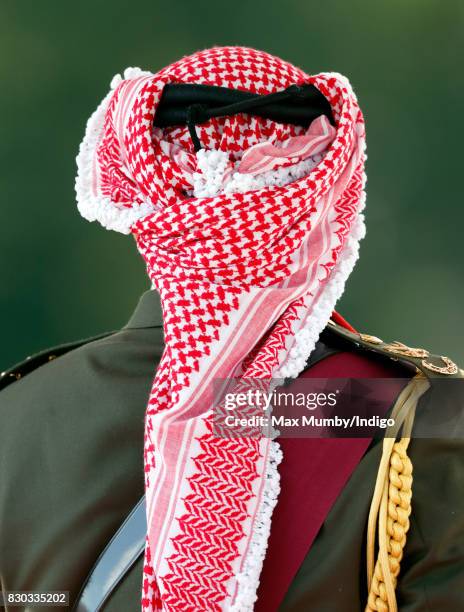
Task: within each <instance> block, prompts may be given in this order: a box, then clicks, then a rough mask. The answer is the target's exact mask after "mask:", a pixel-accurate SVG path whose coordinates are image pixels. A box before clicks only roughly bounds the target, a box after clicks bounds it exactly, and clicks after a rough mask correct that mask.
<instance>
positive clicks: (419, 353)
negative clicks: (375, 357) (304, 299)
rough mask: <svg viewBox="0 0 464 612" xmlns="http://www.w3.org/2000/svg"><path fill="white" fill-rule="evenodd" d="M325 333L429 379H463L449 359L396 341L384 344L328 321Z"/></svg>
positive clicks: (462, 372)
mask: <svg viewBox="0 0 464 612" xmlns="http://www.w3.org/2000/svg"><path fill="white" fill-rule="evenodd" d="M326 332H329V333H330V332H332V333H333V334H336V335H337V336H338V337H339V338H340V339H342V340H343V341H344V342H345V343H346V344H348V345H351V346H354V347H356V348H358V349H362V350H366V351H370V352H373V353H377V354H379V355H383V356H384V357H388V358H389V359H393V360H394V361H399V362H403V363H405V364H408V365H412V366H414V367H415V368H416V371H420V372H422V373H423V374H424V375H425V376H426V377H427V378H429V379H433V378H437V377H440V378H441V377H452V378H464V370H462V369H461V368H459V366H457V365H456V364H455V363H454V361H452V360H451V359H450V358H449V357H444V356H443V355H433V354H432V353H430V351H428V350H426V349H423V348H412V347H410V346H407V345H406V344H403V343H402V342H398V341H397V340H395V341H394V342H384V341H383V340H381V339H380V338H377V336H372V335H370V334H363V333H357V332H351V331H349V330H348V329H346V328H344V327H341V326H340V325H337V324H336V323H334V322H333V321H329V325H328V326H327V328H326Z"/></svg>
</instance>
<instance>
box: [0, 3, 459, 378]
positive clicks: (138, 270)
mask: <svg viewBox="0 0 464 612" xmlns="http://www.w3.org/2000/svg"><path fill="white" fill-rule="evenodd" d="M463 42H464V3H463V2H462V0H456V1H453V0H446V2H443V1H439V0H434V1H432V0H409V1H407V2H404V1H400V0H389V1H386V0H383V1H377V2H372V1H370V0H363V1H361V0H357V1H356V0H355V1H352V0H350V1H349V2H347V1H346V0H324V1H322V0H320V1H317V2H315V1H314V2H311V1H305V0H285V1H280V2H278V1H273V0H254V1H253V0H249V1H248V2H246V1H240V0H228V1H227V2H220V1H215V2H212V1H211V0H209V1H206V0H170V1H165V2H159V1H154V0H152V1H151V2H148V1H137V0H135V1H133V2H127V1H123V0H111V1H108V2H104V1H99V0H80V2H66V1H64V2H63V1H61V2H56V1H55V2H52V1H47V0H44V1H42V2H35V3H33V2H26V1H25V0H0V76H1V95H0V117H1V125H2V131H1V138H0V155H1V166H0V181H1V182H0V187H1V189H0V193H1V199H2V206H1V213H0V214H1V223H0V232H1V235H0V256H1V262H2V283H1V284H0V307H1V318H0V321H1V336H0V338H1V341H0V369H1V368H2V367H3V368H4V367H6V366H8V365H9V364H11V363H13V362H15V361H17V360H19V359H22V358H23V357H24V356H25V355H28V354H30V353H32V352H34V351H37V350H39V349H41V348H45V347H47V346H50V345H53V344H57V343H60V342H65V341H69V340H73V339H77V338H80V337H85V336H89V335H92V334H95V333H98V332H100V331H104V330H109V329H114V328H117V327H119V326H121V325H122V324H124V323H125V321H126V320H127V318H128V316H129V315H130V312H131V310H132V308H133V307H134V305H135V303H136V301H137V299H138V296H139V295H140V293H141V292H142V291H144V290H145V289H146V288H147V287H148V282H147V280H146V277H145V271H144V266H143V263H142V260H141V259H140V257H139V256H138V254H137V252H136V249H135V247H134V245H133V242H132V239H131V238H130V237H128V236H123V235H120V234H116V233H113V232H107V231H105V230H103V229H102V228H101V227H100V226H99V225H97V224H89V223H87V222H86V221H84V220H82V219H81V218H80V216H79V214H78V212H77V210H76V206H75V203H74V176H75V155H76V152H77V149H78V145H79V142H80V140H81V138H82V136H83V132H84V127H85V123H86V120H87V118H88V116H89V115H90V113H91V112H92V111H93V110H94V108H95V107H96V105H97V103H98V102H99V101H100V99H101V98H102V97H103V95H104V94H105V93H106V92H107V90H108V87H109V82H110V80H111V78H112V76H113V75H114V74H115V73H117V72H121V71H122V70H123V69H124V68H125V67H127V66H140V67H142V68H146V69H150V70H152V71H155V70H157V69H159V68H161V67H162V66H164V65H166V64H167V63H169V62H171V61H173V60H175V59H177V58H178V57H180V56H182V55H185V54H188V53H191V52H193V51H195V50H197V49H199V48H204V47H208V46H212V45H225V44H240V45H248V46H254V47H258V48H261V49H264V50H266V51H269V52H271V53H274V54H277V55H280V56H281V57H283V58H285V59H287V60H289V61H291V62H293V63H296V64H298V65H301V66H302V67H303V68H304V69H306V71H308V72H313V73H314V72H319V71H324V70H331V71H338V72H342V73H344V74H346V75H347V76H348V77H349V78H350V80H351V82H352V83H353V86H354V88H355V90H356V92H357V94H358V98H359V100H360V103H361V107H362V108H363V110H364V113H365V116H366V121H367V135H368V156H369V158H368V179H369V180H368V205H367V225H368V234H367V238H366V239H365V241H364V242H363V244H362V249H361V259H360V262H359V264H358V267H357V269H356V271H355V272H354V274H353V276H352V278H351V279H350V281H349V283H348V285H347V290H346V293H345V296H344V297H343V299H342V302H341V303H340V304H339V310H340V311H341V312H342V313H343V314H344V315H345V316H346V317H348V318H349V319H350V321H351V322H352V323H353V324H354V325H355V326H356V327H358V329H360V330H362V331H367V332H370V333H374V334H376V335H379V336H381V337H384V338H385V339H390V340H393V339H400V340H402V341H404V342H406V343H408V344H411V345H413V346H415V345H418V346H426V347H427V348H430V349H431V350H433V351H435V352H438V353H443V354H447V355H450V356H451V357H454V358H455V359H458V360H459V359H460V360H461V363H462V362H464V342H463V332H462V329H463V304H464V285H463V282H462V280H463V265H462V264H463V255H462V253H463V242H464V237H463V228H464V209H463V206H462V203H463V196H462V190H463V189H462V183H461V182H460V181H461V180H462V178H463V174H464V170H463V155H462V143H463V141H464V128H463V122H462V114H461V113H462V106H463V101H464V70H463V68H462V60H463V57H464V56H463V50H464V49H463V46H464V45H463Z"/></svg>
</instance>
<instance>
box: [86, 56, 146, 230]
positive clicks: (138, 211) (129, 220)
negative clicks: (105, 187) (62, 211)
mask: <svg viewBox="0 0 464 612" xmlns="http://www.w3.org/2000/svg"><path fill="white" fill-rule="evenodd" d="M150 74H151V73H150V72H147V71H145V70H140V68H127V69H126V70H125V71H124V80H127V79H135V78H139V77H141V76H149V75H150ZM122 80H123V78H122V77H121V75H119V74H117V75H116V76H115V77H113V79H112V81H111V91H110V92H109V93H108V94H107V95H106V96H105V98H104V99H103V100H102V102H101V103H100V104H99V106H98V108H97V109H96V110H95V112H94V113H93V114H92V115H91V117H90V119H89V120H88V122H87V127H86V130H85V136H84V139H83V140H82V142H81V145H80V147H79V154H78V155H77V157H76V162H77V176H76V183H75V189H76V199H77V208H78V210H79V212H80V214H81V215H82V216H83V217H84V218H85V219H87V220H88V221H98V222H99V223H101V225H103V227H105V228H107V229H111V230H114V231H116V232H121V233H122V234H129V233H130V228H131V227H132V225H133V224H134V223H135V222H136V221H137V220H138V219H141V218H142V217H145V216H146V215H149V214H150V213H151V212H153V210H154V207H153V205H152V204H151V203H150V202H144V203H142V204H135V203H134V204H133V205H132V206H131V207H130V208H125V207H118V206H116V205H115V204H114V203H113V202H112V201H111V200H110V198H107V197H104V196H101V195H96V194H95V193H94V192H93V190H92V176H93V164H94V158H95V152H96V149H97V147H98V145H99V143H100V138H101V134H102V130H103V125H104V121H105V115H106V111H107V109H108V105H109V103H110V100H111V96H112V95H113V93H114V91H113V90H114V89H115V88H116V87H117V86H118V85H119V83H121V81H122Z"/></svg>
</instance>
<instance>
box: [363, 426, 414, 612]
mask: <svg viewBox="0 0 464 612" xmlns="http://www.w3.org/2000/svg"><path fill="white" fill-rule="evenodd" d="M408 443H409V439H407V438H403V439H401V440H400V441H399V442H396V443H395V444H394V445H393V449H392V454H391V457H390V469H389V472H388V485H387V487H386V489H384V491H386V492H387V495H386V496H385V501H386V505H387V521H386V523H387V524H386V527H387V538H386V540H387V542H386V545H387V554H388V557H387V564H388V565H387V568H386V572H385V574H388V580H389V582H390V585H389V586H390V588H388V587H387V585H386V580H385V578H384V571H383V570H382V566H384V569H385V564H384V563H382V559H381V558H380V555H379V558H378V559H377V562H376V564H375V569H374V575H373V577H372V582H371V589H370V592H369V597H368V602H367V606H366V611H368V612H370V611H374V610H378V611H379V612H394V611H395V610H396V609H397V606H396V601H394V602H393V601H391V600H390V603H389V601H388V599H389V597H388V591H389V590H391V589H393V592H394V589H395V587H396V582H397V577H398V574H399V573H400V563H401V559H402V557H403V549H404V546H405V544H406V533H407V531H408V529H409V515H410V514H411V498H412V463H411V460H410V459H409V457H408V455H407V446H408ZM383 497H384V496H383ZM385 501H384V499H383V498H382V502H381V507H382V505H383V504H385ZM390 599H391V598H390Z"/></svg>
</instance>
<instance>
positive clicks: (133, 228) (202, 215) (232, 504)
mask: <svg viewBox="0 0 464 612" xmlns="http://www.w3.org/2000/svg"><path fill="white" fill-rule="evenodd" d="M172 82H182V83H200V84H201V83H203V84H209V85H219V86H222V87H229V88H236V89H242V90H246V91H251V92H255V93H260V94H268V93H272V92H276V91H280V90H282V89H285V88H286V87H288V86H290V85H293V84H305V83H313V84H314V85H315V86H316V87H317V88H318V89H319V90H320V91H321V92H322V93H323V94H324V95H325V96H326V98H327V99H328V100H329V102H330V105H331V107H332V112H333V116H334V118H335V122H336V129H335V130H334V135H333V139H332V138H331V139H330V140H331V142H330V144H329V145H328V147H327V149H326V151H325V152H324V155H323V156H322V158H321V159H320V161H319V162H318V163H317V164H316V165H315V167H314V168H313V169H311V170H310V171H309V173H308V174H307V175H305V176H303V177H302V178H299V179H298V180H294V181H292V182H290V183H288V184H285V185H281V186H276V185H270V186H266V187H264V188H261V189H259V190H251V191H245V192H243V193H232V194H224V193H220V194H219V195H216V196H213V197H203V198H195V197H192V196H191V194H190V192H189V188H190V187H191V175H192V173H193V172H195V171H198V168H196V167H195V158H194V156H193V148H192V144H191V142H190V137H189V134H188V130H187V129H186V128H184V127H174V128H167V129H164V130H159V129H153V118H154V114H155V112H156V108H157V104H158V102H159V100H160V97H161V94H162V91H163V87H164V85H165V84H167V83H172ZM198 135H199V138H200V140H201V142H202V145H203V147H204V148H205V149H206V150H216V151H221V152H225V153H226V154H227V156H228V159H229V161H230V163H235V162H237V163H240V160H241V158H242V156H243V154H244V152H245V151H247V150H249V149H250V148H253V147H256V146H257V145H260V143H268V144H266V147H267V148H266V149H265V150H266V151H268V152H269V157H268V158H266V160H265V162H266V164H267V165H268V166H269V164H271V166H273V164H274V162H273V161H272V156H273V155H274V156H275V155H276V150H277V152H278V147H279V143H282V142H284V141H287V142H292V143H295V142H299V141H298V140H289V139H295V138H296V139H298V138H299V137H301V136H302V128H300V127H296V126H292V125H283V124H277V123H275V122H273V121H271V120H269V119H262V118H259V117H250V116H247V115H245V114H240V115H237V116H234V117H228V118H220V119H212V120H210V121H208V122H207V123H205V124H203V125H201V126H198ZM166 143H169V145H168V146H166ZM276 148H277V149H276ZM289 150H291V147H290V148H289ZM293 150H294V149H293ZM173 151H174V153H175V154H173ZM182 151H183V153H182ZM185 160H187V161H185ZM184 162H185V163H184ZM291 163H292V162H291V160H290V161H289V162H288V164H290V165H291ZM186 164H187V165H186ZM266 164H264V165H266ZM288 164H283V165H288ZM78 166H79V174H78V178H77V183H76V189H77V193H78V204H79V208H80V210H81V212H82V214H83V215H84V216H86V217H87V218H88V219H90V220H94V219H97V220H99V221H100V222H101V223H102V224H103V225H104V226H106V227H110V228H113V229H117V230H119V231H125V232H127V231H130V233H132V235H133V236H134V237H135V240H136V243H137V247H138V250H139V252H140V253H141V255H142V257H143V259H144V260H145V262H146V265H147V271H148V275H149V277H150V279H151V280H152V282H153V284H154V285H155V286H156V289H157V290H158V291H159V293H160V296H161V301H162V308H163V319H164V334H165V351H164V354H163V357H162V360H161V363H160V365H159V367H158V370H157V372H156V376H155V378H154V382H153V386H152V389H151V393H150V398H149V402H148V406H147V412H146V421H145V445H144V449H145V451H144V461H145V482H146V497H147V522H148V532H147V544H146V552H145V563H144V576H143V598H142V609H143V610H146V611H160V610H169V611H179V612H188V611H192V612H193V611H195V612H201V611H213V610H214V611H216V610H217V611H219V610H252V609H253V604H254V601H255V598H256V589H257V586H258V583H259V573H260V570H261V566H262V562H263V558H264V554H265V550H266V543H267V536H268V534H269V528H270V520H271V515H272V508H273V507H274V506H275V503H276V500H277V495H278V489H279V484H278V473H277V463H278V461H279V450H278V445H277V443H276V442H272V441H271V440H269V439H267V438H264V437H248V438H245V437H244V438H234V439H227V438H221V437H218V436H217V435H216V433H217V432H215V431H214V428H213V382H214V380H215V379H222V378H227V377H232V376H234V377H242V378H244V379H245V378H260V379H269V378H271V377H272V376H273V375H276V374H277V373H278V374H280V375H285V376H287V375H290V376H296V375H297V374H298V373H299V371H300V370H301V369H302V367H303V365H304V362H305V360H306V358H307V356H308V355H309V353H310V352H311V350H312V348H313V347H314V343H315V341H316V339H317V337H318V335H319V333H320V331H321V330H322V329H323V327H324V326H325V324H326V323H327V320H328V318H329V316H330V312H331V310H332V308H333V306H334V304H335V301H336V299H337V298H338V297H339V295H340V294H341V291H342V290H343V284H344V281H345V280H346V278H347V276H348V275H349V273H350V271H351V269H352V267H353V265H354V261H355V259H356V257H357V241H358V239H359V238H360V237H361V233H362V230H360V226H361V225H362V215H361V209H362V206H363V188H364V123H363V118H362V114H361V112H360V110H359V107H358V104H357V101H356V98H355V96H354V94H353V92H352V90H351V87H350V85H349V83H348V81H347V80H346V79H345V78H344V77H342V76H340V75H337V74H319V75H316V76H309V75H307V74H305V73H304V72H303V71H302V70H300V69H299V68H296V67H294V66H292V65H291V64H289V63H287V62H284V61H282V60H280V59H279V58H276V57H273V56H271V55H269V54H267V53H264V52H260V51H256V50H253V49H246V48H240V47H225V48H221V47H218V48H213V49H208V50H205V51H201V52H198V53H195V54H193V55H191V56H189V57H186V58H183V59H181V60H179V61H177V62H175V63H174V64H172V65H170V66H168V67H166V68H164V69H163V70H161V71H160V72H158V73H156V74H150V73H142V72H141V71H137V70H129V71H126V73H125V75H124V78H121V77H119V78H116V79H115V80H114V81H113V85H112V90H111V91H110V93H109V94H108V96H107V97H106V98H105V100H104V101H103V103H102V105H101V106H100V107H99V109H97V111H96V113H95V114H94V116H93V117H92V118H91V120H90V121H89V125H88V129H87V133H86V138H85V139H84V142H83V144H82V146H81V152H80V154H79V158H78ZM269 167H270V166H269ZM187 170H188V171H187Z"/></svg>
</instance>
